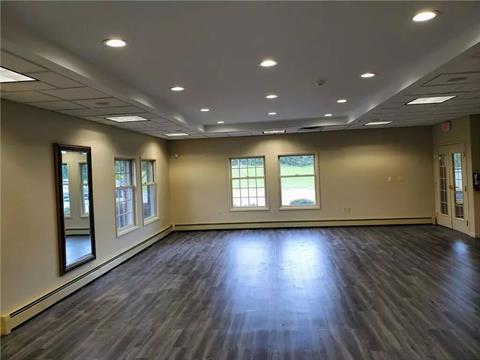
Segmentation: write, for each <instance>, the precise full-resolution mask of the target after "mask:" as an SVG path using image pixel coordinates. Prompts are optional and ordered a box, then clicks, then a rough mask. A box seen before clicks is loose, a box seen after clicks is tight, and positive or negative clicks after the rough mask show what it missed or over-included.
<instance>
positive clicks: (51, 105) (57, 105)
mask: <svg viewBox="0 0 480 360" xmlns="http://www.w3.org/2000/svg"><path fill="white" fill-rule="evenodd" d="M32 105H34V106H38V107H41V108H43V109H48V110H57V111H58V110H73V109H83V106H81V105H78V104H75V103H73V102H70V101H47V102H38V103H34V104H32Z"/></svg>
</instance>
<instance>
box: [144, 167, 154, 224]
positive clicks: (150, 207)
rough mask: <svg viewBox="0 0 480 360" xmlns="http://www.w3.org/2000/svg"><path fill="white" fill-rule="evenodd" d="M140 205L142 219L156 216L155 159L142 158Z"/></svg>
mask: <svg viewBox="0 0 480 360" xmlns="http://www.w3.org/2000/svg"><path fill="white" fill-rule="evenodd" d="M141 164H142V206H143V219H144V220H148V219H153V218H155V217H156V216H157V206H156V198H157V196H156V194H157V191H156V190H157V184H156V183H155V175H156V174H155V160H142V163H141Z"/></svg>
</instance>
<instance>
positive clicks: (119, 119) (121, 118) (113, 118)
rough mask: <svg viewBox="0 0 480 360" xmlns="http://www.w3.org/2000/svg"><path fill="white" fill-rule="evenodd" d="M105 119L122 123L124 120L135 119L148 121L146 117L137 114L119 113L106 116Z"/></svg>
mask: <svg viewBox="0 0 480 360" xmlns="http://www.w3.org/2000/svg"><path fill="white" fill-rule="evenodd" d="M105 119H107V120H111V121H115V122H119V123H124V122H135V121H148V120H147V119H145V118H143V117H141V116H138V115H120V116H107V117H106V118H105Z"/></svg>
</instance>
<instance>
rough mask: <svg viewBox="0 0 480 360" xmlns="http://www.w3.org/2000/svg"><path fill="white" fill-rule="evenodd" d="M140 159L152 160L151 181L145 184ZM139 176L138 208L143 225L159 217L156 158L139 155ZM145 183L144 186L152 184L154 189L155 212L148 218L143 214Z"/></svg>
mask: <svg viewBox="0 0 480 360" xmlns="http://www.w3.org/2000/svg"><path fill="white" fill-rule="evenodd" d="M142 161H153V166H152V170H153V183H146V184H143V182H142V180H143V179H142ZM138 175H139V177H140V181H139V184H140V209H141V211H142V224H143V226H145V225H148V224H151V223H153V222H155V221H157V220H159V219H160V217H159V216H160V215H159V209H160V201H159V197H158V183H157V159H152V158H147V157H145V158H143V157H141V156H140V171H139V174H138ZM144 185H146V186H152V185H153V186H154V189H155V214H154V215H153V216H150V217H148V218H145V214H144V212H143V186H144Z"/></svg>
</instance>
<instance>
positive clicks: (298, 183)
mask: <svg viewBox="0 0 480 360" xmlns="http://www.w3.org/2000/svg"><path fill="white" fill-rule="evenodd" d="M279 163H280V188H281V191H280V193H281V204H282V206H294V207H297V206H302V207H303V206H307V207H308V206H315V205H317V196H316V185H315V184H316V180H315V171H316V167H315V155H291V156H279Z"/></svg>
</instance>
